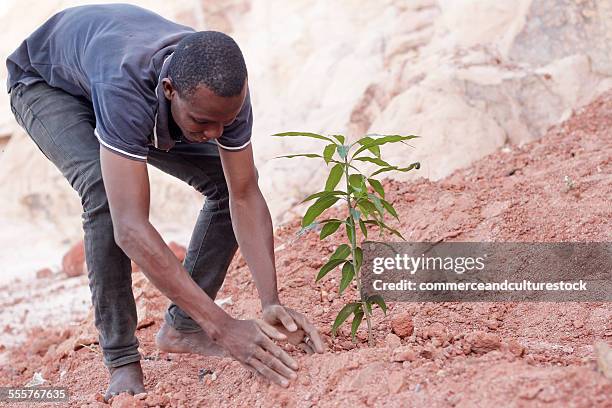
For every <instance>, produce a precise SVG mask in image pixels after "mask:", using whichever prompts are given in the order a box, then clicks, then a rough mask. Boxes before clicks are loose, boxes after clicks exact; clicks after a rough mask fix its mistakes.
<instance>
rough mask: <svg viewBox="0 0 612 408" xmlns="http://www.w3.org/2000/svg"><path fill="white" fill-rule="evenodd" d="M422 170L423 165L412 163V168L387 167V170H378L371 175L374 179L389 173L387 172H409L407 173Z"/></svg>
mask: <svg viewBox="0 0 612 408" xmlns="http://www.w3.org/2000/svg"><path fill="white" fill-rule="evenodd" d="M420 168H421V163H419V162H414V163H412V164H411V165H410V166H408V167H402V168H400V167H397V166H391V167H385V168H382V169H378V170H376V171H375V172H374V173H372V174H371V175H370V177H374V176H375V175H377V174H380V173H384V172H387V171H401V172H407V171H410V170H412V169H416V170H418V169H420Z"/></svg>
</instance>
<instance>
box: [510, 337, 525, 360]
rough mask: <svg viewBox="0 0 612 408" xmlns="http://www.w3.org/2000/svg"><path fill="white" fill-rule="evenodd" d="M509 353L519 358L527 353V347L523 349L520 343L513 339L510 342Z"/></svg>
mask: <svg viewBox="0 0 612 408" xmlns="http://www.w3.org/2000/svg"><path fill="white" fill-rule="evenodd" d="M507 347H508V351H509V352H510V353H512V354H514V355H515V356H517V357H520V356H522V355H523V353H524V352H525V347H523V346H522V345H521V344H520V343H519V342H518V341H516V340H514V339H512V340H509V341H508V345H507Z"/></svg>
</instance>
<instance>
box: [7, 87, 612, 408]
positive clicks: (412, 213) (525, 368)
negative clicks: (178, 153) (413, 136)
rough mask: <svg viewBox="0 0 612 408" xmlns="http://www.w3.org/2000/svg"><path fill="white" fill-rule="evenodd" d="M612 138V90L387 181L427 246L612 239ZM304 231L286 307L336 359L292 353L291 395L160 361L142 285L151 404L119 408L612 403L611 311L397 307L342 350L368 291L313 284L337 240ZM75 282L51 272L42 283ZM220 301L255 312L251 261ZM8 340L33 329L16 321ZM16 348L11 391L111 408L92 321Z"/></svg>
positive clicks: (157, 305)
mask: <svg viewBox="0 0 612 408" xmlns="http://www.w3.org/2000/svg"><path fill="white" fill-rule="evenodd" d="M611 128H612V92H608V93H607V94H605V95H604V96H603V97H601V98H599V99H598V100H596V101H595V102H594V103H592V104H591V105H589V106H587V107H586V108H584V109H581V110H580V111H578V112H575V114H574V115H573V116H572V117H571V118H570V119H569V120H568V121H567V122H565V123H564V124H562V125H561V126H558V127H555V128H552V129H550V131H549V132H548V134H547V135H546V137H544V138H543V139H541V140H539V141H537V142H533V143H530V144H528V145H524V146H522V147H515V146H509V147H507V148H505V149H503V150H502V151H499V152H497V153H495V154H492V155H490V156H487V157H485V158H484V159H482V160H479V161H478V162H476V163H475V164H473V165H472V166H470V167H469V168H466V169H463V170H459V171H456V172H454V173H453V174H452V175H450V176H449V177H447V178H445V179H443V180H441V181H439V182H430V181H427V180H424V179H420V180H417V181H415V182H410V183H400V182H391V181H387V182H386V188H387V190H388V196H389V201H392V202H393V204H394V206H395V207H396V209H397V210H398V212H399V213H400V217H401V219H402V221H401V224H398V225H397V227H398V229H399V230H400V231H402V233H403V234H404V236H406V238H407V239H408V240H413V241H439V240H446V241H449V240H452V241H500V242H503V241H549V242H556V241H610V240H611V238H612V226H611V225H610V223H611V220H612V208H611V205H610V197H612V131H611ZM426 165H430V166H435V163H427V164H426ZM334 211H336V210H333V209H332V210H331V212H332V213H333V212H334ZM298 230H299V220H298V219H296V220H294V221H293V222H291V223H289V224H286V225H284V226H282V227H280V228H279V229H278V230H277V234H276V248H277V250H276V262H277V268H278V275H279V286H280V294H281V299H282V300H283V301H284V303H285V304H286V305H288V306H290V307H293V308H295V309H297V310H299V311H302V312H304V313H306V314H307V315H308V316H309V317H310V318H311V319H312V320H313V321H314V322H315V323H316V325H317V326H318V327H319V329H320V330H321V331H322V333H323V334H324V337H325V339H326V341H327V346H328V351H327V352H326V353H325V354H323V355H315V356H306V355H303V354H302V353H301V352H300V351H298V350H296V349H293V348H291V347H292V346H287V347H288V349H289V350H290V351H291V353H292V354H293V355H294V356H295V357H296V358H297V359H298V361H299V362H300V367H301V368H300V372H299V377H298V379H297V380H296V381H295V383H294V384H292V386H291V387H290V388H289V389H281V388H279V387H277V386H273V385H269V384H267V383H266V382H264V381H263V380H261V379H259V378H254V377H252V376H251V375H250V374H249V373H248V372H247V371H246V370H245V369H243V368H242V367H241V366H240V364H238V363H236V362H234V361H232V360H230V359H220V358H204V357H193V356H185V355H172V354H171V355H168V354H165V353H159V352H158V351H157V350H156V348H155V345H154V342H153V337H154V335H155V333H156V331H157V329H158V328H159V324H160V322H161V320H162V314H163V310H164V308H165V307H166V305H167V304H168V301H167V300H166V299H165V298H164V297H162V296H161V295H160V294H159V292H158V291H157V290H156V289H155V288H153V287H152V286H151V285H150V284H149V283H148V281H147V280H146V279H145V278H144V276H142V274H141V273H140V272H135V274H134V292H135V296H136V298H137V301H138V305H139V320H140V321H139V330H138V337H139V339H140V341H141V352H142V354H143V356H144V361H143V367H144V372H145V375H146V387H147V389H148V390H149V392H148V394H143V395H139V396H137V397H136V398H132V397H131V396H127V395H123V396H120V397H117V398H115V399H114V400H113V401H112V406H122V407H125V406H157V405H159V406H173V407H181V406H184V407H200V406H215V407H216V406H231V407H247V406H253V407H259V406H261V407H273V406H274V407H276V406H283V407H285V406H288V407H311V406H320V407H328V406H339V407H345V406H389V407H400V406H401V407H422V406H428V407H447V406H458V407H462V406H463V407H471V406H479V407H493V406H516V407H523V406H538V407H539V406H545V407H549V406H550V407H559V406H575V407H611V406H612V378H611V376H612V374H611V373H610V367H612V360H611V357H610V352H609V348H608V347H609V346H607V345H609V344H611V343H612V305H611V304H610V303H396V304H392V305H390V311H389V313H388V315H387V316H386V317H385V316H384V315H383V314H382V312H381V311H380V310H378V309H376V312H375V317H374V323H375V327H376V330H375V339H376V346H374V347H368V346H367V344H366V341H365V340H366V336H365V330H363V329H362V330H361V331H360V332H359V334H358V342H357V343H356V344H354V343H353V342H351V340H350V335H349V333H348V330H346V329H342V330H340V334H339V335H338V336H337V337H336V338H335V339H332V338H331V337H330V324H331V322H332V320H333V318H334V317H335V315H336V313H337V312H338V310H339V309H340V308H341V307H342V305H343V304H344V303H345V302H347V301H349V300H350V299H351V297H352V296H354V293H346V294H345V295H343V296H341V297H340V296H338V295H337V292H336V289H335V288H337V283H338V277H337V276H335V275H334V274H329V275H328V278H326V279H324V280H323V281H321V282H320V283H319V284H315V283H314V277H315V274H316V271H317V269H318V268H319V267H320V266H321V265H322V263H323V260H324V259H325V258H326V257H327V256H328V255H329V254H330V253H331V252H332V251H333V250H334V249H335V245H337V243H335V242H332V241H329V242H328V241H325V242H323V243H321V242H320V241H319V240H318V237H317V235H316V234H314V233H309V234H306V235H304V236H302V237H300V238H296V234H295V233H296V232H297V231H298ZM71 279H79V278H71ZM61 280H66V278H65V277H64V275H63V274H57V273H56V274H53V273H51V274H49V273H41V277H40V279H39V282H44V284H45V285H46V286H48V287H51V286H53V285H57V284H58V282H59V281H61ZM39 284H40V283H39ZM66 287H67V288H68V289H70V285H66ZM12 290H13V289H12V287H11V286H5V287H2V288H0V294H2V296H4V297H0V300H2V299H12V300H11V301H10V302H12V303H11V304H10V305H9V304H8V303H7V302H9V301H6V300H3V301H2V302H3V303H2V305H3V307H9V306H10V307H15V305H19V304H24V305H26V306H27V307H29V308H31V309H36V308H37V301H36V299H31V298H27V297H25V298H21V299H18V298H17V299H16V298H15V297H10V296H9V295H7V294H8V293H10V292H11V291H12ZM348 292H350V291H348ZM49 296H51V295H49ZM219 298H223V299H227V298H231V300H232V301H231V302H229V303H226V304H225V305H224V307H225V308H226V310H227V311H228V312H229V313H231V314H232V315H233V316H238V317H242V318H248V317H253V316H256V315H257V313H258V310H259V302H258V299H257V296H256V291H255V287H254V285H253V283H252V282H251V280H250V277H249V272H248V268H247V267H246V265H245V262H244V260H243V259H242V258H241V257H240V256H237V257H236V259H235V260H234V262H233V263H232V265H231V267H230V272H229V276H228V279H227V281H226V283H225V286H224V287H223V289H222V291H221V293H220V295H219ZM10 302H9V303H10ZM27 307H26V308H27ZM3 326H4V325H3ZM1 329H2V328H0V330H1ZM4 330H5V331H6V330H9V331H16V330H19V326H18V323H15V324H14V325H13V326H10V325H7V326H5V327H4ZM2 348H4V349H5V350H4V353H3V363H2V366H1V367H0V386H7V385H13V386H14V385H24V384H25V383H27V382H28V381H30V380H31V379H32V378H33V377H34V376H35V373H40V374H41V375H42V377H43V378H44V379H45V380H47V381H48V383H47V384H51V385H54V386H64V387H68V389H69V390H70V392H71V402H70V406H85V407H96V406H100V407H102V406H104V405H105V404H103V402H101V393H102V392H103V391H104V389H105V386H106V381H107V373H106V370H105V368H104V366H103V365H102V363H101V359H100V350H99V348H98V347H97V345H96V335H95V331H94V329H93V327H92V322H91V315H89V316H88V317H86V318H85V319H83V320H82V322H80V323H78V324H75V325H62V326H59V327H49V328H46V329H41V328H38V329H33V330H32V331H31V332H30V333H29V335H28V336H27V338H26V340H25V342H23V343H22V344H21V345H19V346H16V347H8V348H7V347H3V346H0V351H1V349H2ZM0 405H1V404H0ZM40 406H44V405H40ZM49 406H51V405H49ZM53 406H55V405H53Z"/></svg>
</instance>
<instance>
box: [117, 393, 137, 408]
mask: <svg viewBox="0 0 612 408" xmlns="http://www.w3.org/2000/svg"><path fill="white" fill-rule="evenodd" d="M109 402H110V405H111V408H144V406H145V405H144V402H143V401H140V400H137V399H135V398H134V397H133V396H132V395H130V394H128V393H125V392H123V393H121V394H119V395H117V396H116V397H113V398H111V400H110V401H109Z"/></svg>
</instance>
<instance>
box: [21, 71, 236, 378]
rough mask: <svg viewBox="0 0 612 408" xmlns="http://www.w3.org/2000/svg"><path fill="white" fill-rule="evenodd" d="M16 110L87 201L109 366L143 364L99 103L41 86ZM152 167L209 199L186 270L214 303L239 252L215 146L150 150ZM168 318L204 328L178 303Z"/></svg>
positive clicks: (86, 226)
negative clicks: (111, 202)
mask: <svg viewBox="0 0 612 408" xmlns="http://www.w3.org/2000/svg"><path fill="white" fill-rule="evenodd" d="M11 109H12V111H13V113H14V115H15V118H16V119H17V122H18V123H19V124H20V125H21V126H22V127H23V128H24V129H25V131H26V132H27V133H28V134H29V135H30V137H31V138H32V140H33V141H34V142H35V143H36V145H37V146H38V148H39V149H40V150H41V151H42V152H43V153H44V155H45V156H46V157H47V158H48V159H49V160H50V161H51V162H53V164H54V165H55V166H56V167H57V168H58V169H59V170H60V171H61V172H62V174H63V175H64V177H65V178H66V180H68V182H69V183H70V185H71V186H72V187H73V188H74V189H75V190H76V191H77V193H78V194H79V197H80V198H81V204H82V206H83V214H82V218H83V230H84V233H85V238H84V241H85V257H86V262H87V269H88V277H89V288H90V290H91V296H92V303H93V307H94V311H95V324H96V327H97V329H98V333H99V341H100V346H101V347H102V351H103V354H104V363H105V364H106V365H107V366H108V367H118V366H121V365H125V364H128V363H132V362H135V361H138V360H139V359H140V353H139V352H138V339H137V338H136V336H135V331H136V323H137V316H136V305H135V302H134V296H133V294H132V277H131V267H130V259H129V258H128V257H127V256H126V254H125V253H124V252H123V251H122V250H121V248H119V247H118V246H117V244H116V243H115V240H114V238H113V223H112V220H111V216H110V212H109V206H108V200H107V197H106V192H105V189H104V183H103V181H102V173H101V171H100V144H99V143H98V140H97V139H96V136H95V135H94V128H95V116H94V112H93V109H92V106H91V103H90V102H89V101H87V100H86V99H83V98H79V97H75V96H73V95H70V94H68V93H66V92H64V91H62V90H60V89H58V88H53V87H50V86H49V85H47V84H46V83H44V82H38V83H35V84H32V85H28V86H25V85H22V84H18V85H17V86H15V87H14V88H13V90H12V92H11ZM148 163H149V164H151V165H153V166H155V167H157V168H159V169H160V170H162V171H164V172H166V173H168V174H171V175H172V176H174V177H177V178H179V179H181V180H183V181H185V182H186V183H188V184H189V185H191V186H192V187H193V188H195V189H196V190H197V191H199V192H200V193H202V194H203V195H205V196H206V201H205V204H204V208H202V210H201V211H200V214H199V216H198V219H197V222H196V225H195V228H194V230H193V234H192V236H191V240H190V242H189V247H188V248H187V255H186V258H185V262H184V266H185V268H186V269H187V271H188V272H189V273H190V274H191V276H192V278H193V279H194V281H195V282H196V283H197V284H198V285H199V286H200V287H201V288H202V289H203V290H204V291H205V292H206V293H207V294H208V296H210V297H211V298H212V299H214V298H215V296H216V295H217V292H218V291H219V289H220V287H221V285H222V284H223V280H224V279H225V275H226V272H227V269H228V267H229V264H230V262H231V260H232V258H233V256H234V254H235V253H236V250H237V249H238V244H237V242H236V238H235V236H234V231H233V228H232V222H231V218H230V211H229V194H228V190H227V184H226V182H225V178H224V176H223V171H222V167H221V160H220V158H219V151H218V147H217V146H216V144H214V143H204V144H195V145H194V144H182V143H178V144H177V145H176V147H175V148H173V149H171V150H170V151H168V152H166V151H161V150H158V149H155V148H153V147H150V151H149V156H148ZM165 320H166V322H167V323H169V324H170V325H172V326H173V327H174V328H176V329H177V330H179V331H184V332H196V331H199V330H201V328H200V327H199V326H198V325H197V323H196V322H195V321H193V320H192V319H191V318H190V317H189V316H188V315H187V314H186V313H185V312H184V311H182V310H181V309H180V308H179V307H178V306H176V305H174V304H172V305H170V307H169V308H168V311H167V312H166V317H165Z"/></svg>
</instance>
